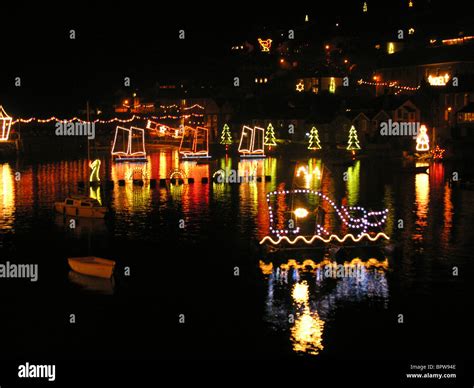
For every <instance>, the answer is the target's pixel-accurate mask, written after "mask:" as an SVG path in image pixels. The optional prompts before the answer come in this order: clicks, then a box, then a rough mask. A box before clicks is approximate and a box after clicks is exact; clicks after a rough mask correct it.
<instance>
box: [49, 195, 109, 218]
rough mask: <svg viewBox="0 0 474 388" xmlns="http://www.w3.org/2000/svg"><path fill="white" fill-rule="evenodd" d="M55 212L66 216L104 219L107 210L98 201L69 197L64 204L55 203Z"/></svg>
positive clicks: (80, 196) (81, 196) (79, 196)
mask: <svg viewBox="0 0 474 388" xmlns="http://www.w3.org/2000/svg"><path fill="white" fill-rule="evenodd" d="M54 210H55V211H56V212H58V213H62V214H64V215H66V216H77V217H88V218H104V216H105V213H106V212H107V208H106V207H105V206H101V205H100V203H99V201H97V200H96V199H93V198H90V197H87V196H83V195H73V196H70V197H67V198H66V199H65V200H64V201H63V202H55V203H54Z"/></svg>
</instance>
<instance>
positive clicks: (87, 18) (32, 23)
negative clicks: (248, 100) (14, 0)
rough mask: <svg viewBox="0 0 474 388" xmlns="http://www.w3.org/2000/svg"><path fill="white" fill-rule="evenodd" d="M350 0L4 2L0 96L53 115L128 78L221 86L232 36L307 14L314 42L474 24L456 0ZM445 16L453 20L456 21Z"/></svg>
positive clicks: (142, 84) (135, 82) (248, 35)
mask: <svg viewBox="0 0 474 388" xmlns="http://www.w3.org/2000/svg"><path fill="white" fill-rule="evenodd" d="M347 3H350V5H349V6H347V5H344V4H345V2H335V1H333V2H327V3H326V4H324V6H322V5H320V4H319V3H316V2H315V3H314V4H312V7H313V8H309V7H308V6H306V5H305V6H299V5H298V3H295V2H290V3H289V5H288V7H285V6H284V3H280V4H278V5H276V3H275V5H273V6H271V5H270V4H269V5H268V6H267V7H266V8H264V7H262V6H260V7H258V8H257V7H256V6H255V5H254V4H252V3H250V4H249V3H247V5H246V3H243V2H238V3H237V2H222V3H218V5H216V6H212V8H211V6H210V5H207V6H202V5H201V3H199V4H194V5H192V6H187V5H184V3H183V4H179V5H175V6H174V7H171V6H170V4H171V3H164V4H165V5H163V3H161V2H157V3H155V5H153V6H150V5H148V4H145V3H133V2H130V3H129V4H128V5H127V6H119V5H113V6H108V7H104V6H102V7H100V8H99V6H98V5H97V4H89V5H87V4H86V3H77V5H68V6H67V7H65V6H60V7H55V8H51V9H49V10H47V9H46V8H45V7H44V6H43V5H35V6H34V7H25V8H21V9H19V8H17V9H13V10H12V9H2V12H3V14H8V15H9V16H10V17H9V18H4V17H3V14H2V23H1V24H0V33H1V37H2V40H1V41H2V52H3V54H2V71H1V74H0V103H1V104H3V105H7V106H8V107H9V110H10V111H12V113H21V112H34V111H36V110H37V109H38V108H39V109H41V110H44V111H45V112H47V113H51V114H54V113H55V112H58V111H66V110H68V109H77V106H78V105H84V101H86V100H87V99H89V100H91V101H92V102H95V103H99V102H103V101H108V100H110V99H113V95H114V93H115V92H116V91H117V89H119V88H121V86H122V85H123V77H125V76H129V77H131V79H132V87H134V88H136V89H143V88H148V87H151V86H153V85H154V84H156V82H168V81H169V82H173V81H179V80H181V79H191V80H193V81H194V82H203V83H211V84H212V83H213V82H215V83H218V84H219V83H222V82H225V80H226V79H227V78H230V79H232V78H231V77H232V76H233V71H234V70H233V59H232V55H231V54H232V53H231V51H230V47H231V46H232V44H236V43H241V42H243V41H246V40H247V41H252V40H253V41H255V40H256V38H257V37H259V36H266V34H267V35H272V34H275V32H276V31H280V30H281V31H286V30H288V29H290V28H292V29H294V30H295V32H296V38H298V37H299V36H300V35H298V34H299V33H300V31H301V30H300V28H301V26H303V25H304V23H303V20H304V16H305V14H308V15H309V17H310V24H309V28H307V29H306V32H305V38H306V39H308V40H309V41H315V42H316V41H324V39H329V38H331V37H332V36H334V34H336V33H337V34H338V35H344V36H349V37H359V38H364V37H366V38H368V39H373V38H374V37H377V36H380V37H382V36H383V37H386V36H390V35H391V34H394V33H395V31H396V30H397V29H398V28H400V26H402V27H403V26H404V25H406V24H407V23H412V21H411V20H412V18H415V19H416V22H415V24H416V25H417V30H418V31H419V32H420V33H426V34H427V35H430V34H436V33H442V32H443V30H446V29H448V30H451V29H452V31H448V32H449V33H454V32H455V31H458V30H459V31H463V30H464V32H467V31H466V30H465V29H464V27H465V26H466V28H469V25H472V20H470V19H469V15H465V14H466V13H465V12H460V11H459V7H456V2H450V3H449V7H448V8H447V7H446V4H445V3H444V2H443V3H442V2H436V3H435V2H430V1H415V5H416V8H415V12H416V13H415V12H411V13H412V15H411V16H409V13H408V8H407V4H405V3H408V1H406V2H405V1H383V2H381V1H377V2H375V1H369V2H368V6H369V13H368V14H367V15H364V14H363V13H362V12H361V8H362V4H363V2H361V1H350V2H347ZM458 3H459V2H458ZM68 4H74V3H68ZM400 4H402V5H403V6H401V5H400ZM414 15H416V16H414ZM364 18H365V19H364ZM449 21H456V26H455V27H454V26H452V24H451V23H450V22H449ZM336 23H339V27H338V28H336V27H335V24H336ZM440 24H443V27H440ZM70 29H75V31H76V39H75V40H70V39H69V30H70ZM179 29H184V30H185V31H186V39H185V40H184V41H182V40H179V39H178V30H179ZM16 76H21V78H22V87H21V88H17V87H15V86H14V78H15V77H16Z"/></svg>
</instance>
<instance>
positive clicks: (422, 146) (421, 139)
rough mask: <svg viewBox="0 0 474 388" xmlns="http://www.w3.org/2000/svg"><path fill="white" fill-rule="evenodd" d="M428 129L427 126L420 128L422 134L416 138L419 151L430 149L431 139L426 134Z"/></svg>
mask: <svg viewBox="0 0 474 388" xmlns="http://www.w3.org/2000/svg"><path fill="white" fill-rule="evenodd" d="M426 132H427V129H426V126H425V125H422V126H421V127H420V132H419V133H418V135H417V136H416V150H417V151H428V150H429V149H430V139H429V137H428V134H427V133H426Z"/></svg>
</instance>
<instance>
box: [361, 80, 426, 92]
mask: <svg viewBox="0 0 474 388" xmlns="http://www.w3.org/2000/svg"><path fill="white" fill-rule="evenodd" d="M357 83H358V84H359V85H368V86H386V87H389V88H394V89H398V90H407V91H416V90H418V89H420V85H418V86H405V85H398V83H397V82H396V81H391V82H380V81H364V80H363V79H360V80H358V81H357Z"/></svg>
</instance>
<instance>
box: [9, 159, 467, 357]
mask: <svg viewBox="0 0 474 388" xmlns="http://www.w3.org/2000/svg"><path fill="white" fill-rule="evenodd" d="M301 166H305V167H306V169H307V171H309V173H308V174H304V173H303V174H302V175H300V177H296V175H295V171H297V170H298V168H299V167H301ZM140 167H142V168H143V170H144V172H145V174H146V177H147V178H155V179H158V178H160V177H161V178H165V177H167V176H168V175H169V174H170V172H171V171H173V169H175V168H178V169H182V170H183V171H184V172H185V173H186V174H187V175H188V176H190V177H194V178H195V181H196V182H195V183H194V184H190V185H184V186H183V185H182V186H172V187H168V188H162V187H159V185H157V187H156V188H154V189H153V188H149V187H148V186H147V185H145V186H143V187H140V186H134V185H133V184H132V182H130V181H127V183H126V185H125V186H124V187H119V186H118V184H115V186H114V187H113V188H107V187H106V186H105V185H103V186H102V188H101V193H100V195H101V198H102V201H103V203H104V205H106V206H109V207H110V209H111V211H112V212H111V215H110V217H108V218H107V219H106V220H87V219H79V220H78V221H77V225H76V228H75V229H71V228H69V222H70V220H69V219H64V218H63V216H61V215H56V214H55V213H54V212H53V210H52V207H53V203H54V202H55V201H62V200H63V199H64V198H65V196H67V195H68V194H72V193H77V192H78V187H77V182H78V181H86V182H87V180H88V175H89V167H88V165H87V162H86V161H85V160H58V161H53V162H41V163H39V162H35V163H26V162H22V161H18V162H16V163H5V164H1V165H0V243H1V248H0V252H1V262H6V261H10V262H23V263H37V264H39V280H38V282H36V283H34V282H30V281H29V280H26V279H0V291H1V299H2V313H1V319H0V331H1V333H2V345H1V347H0V349H1V350H0V355H1V357H2V358H4V359H7V358H9V359H11V358H14V357H35V356H36V357H50V358H54V359H73V358H90V357H92V358H97V359H106V358H107V359H108V358H112V359H115V358H117V359H119V358H125V359H155V358H189V357H203V358H206V357H221V358H229V357H245V358H261V357H270V358H281V357H294V356H308V357H310V356H311V357H315V358H318V359H331V358H341V359H378V360H383V359H391V358H404V359H409V360H416V359H417V358H423V357H430V358H433V357H434V358H436V357H438V359H439V360H440V361H441V360H446V361H448V360H450V359H456V358H459V357H461V356H462V355H461V353H462V352H463V347H464V345H463V344H464V343H465V338H464V335H465V334H466V333H467V330H466V329H467V325H466V324H465V322H466V320H465V318H466V314H467V313H466V312H465V311H466V310H467V301H468V296H467V295H466V294H465V288H466V287H465V284H464V283H465V281H464V279H465V277H466V273H467V271H468V270H470V269H472V252H473V248H474V228H473V227H472V225H473V221H474V219H473V214H474V192H472V191H462V190H459V189H457V188H451V187H449V185H448V184H447V183H446V179H445V178H446V176H447V174H448V173H451V171H452V169H453V167H452V166H448V165H446V166H445V165H443V164H434V165H432V166H431V167H430V174H429V175H428V174H418V175H414V174H406V173H403V172H401V171H400V166H399V165H397V164H389V163H388V162H384V161H381V160H374V159H364V160H361V161H357V162H356V163H355V164H354V165H353V166H351V167H349V168H348V167H347V166H346V167H344V166H341V165H336V164H334V163H331V162H330V161H326V160H323V161H321V160H317V159H311V160H308V159H301V160H298V161H288V160H285V159H283V158H278V159H277V158H268V159H266V160H261V161H239V159H238V158H228V159H226V158H221V159H218V160H217V161H215V162H213V163H211V164H202V165H201V164H199V165H198V164H195V163H189V162H185V163H183V162H180V161H179V160H178V156H177V153H176V152H173V151H170V150H167V151H162V152H156V153H153V154H151V155H150V156H149V162H148V163H147V164H145V165H132V164H123V165H120V164H113V163H111V161H110V160H108V159H106V158H104V159H103V160H102V167H101V177H102V179H103V181H105V180H114V181H116V182H117V180H118V179H127V178H129V177H130V176H131V174H132V173H133V169H134V168H140ZM219 168H224V169H225V168H234V169H238V170H239V171H240V172H242V171H257V174H264V175H270V176H271V177H272V179H271V182H265V180H263V181H262V182H251V183H241V184H226V185H222V184H216V183H212V182H211V183H209V184H203V183H201V177H204V176H212V174H213V172H215V171H216V170H217V169H219ZM316 171H318V172H317V173H313V172H316ZM16 172H20V173H21V176H20V177H18V176H15V173H16ZM344 172H347V174H346V175H345V177H346V180H344V178H343V177H344ZM16 178H19V179H18V180H16ZM283 187H285V188H287V189H289V188H292V187H305V188H312V189H315V190H321V191H322V192H323V193H325V194H326V195H328V196H329V197H330V198H332V199H333V200H334V201H335V202H336V204H338V205H340V204H344V205H346V206H354V205H360V206H364V207H367V208H372V209H374V210H382V209H385V208H387V209H389V217H388V219H387V223H386V226H385V228H384V230H385V232H386V233H387V234H388V235H389V236H390V237H391V239H392V241H393V243H394V246H395V248H394V250H393V251H391V252H390V253H387V254H384V255H383V256H381V255H377V256H373V257H372V256H371V254H372V253H371V252H364V251H363V250H356V251H353V252H352V253H347V254H346V253H345V255H346V256H344V260H345V261H347V262H351V261H352V262H353V264H354V263H357V262H359V261H357V260H360V262H361V263H364V268H365V271H366V272H365V274H366V276H365V277H364V280H363V281H356V280H354V279H351V278H344V279H322V278H321V276H320V275H321V270H320V268H319V267H318V265H320V263H321V261H322V260H323V259H324V256H323V253H318V252H313V253H303V254H302V253H297V252H295V253H289V254H286V255H269V254H266V253H263V251H261V250H259V248H258V241H259V240H260V239H261V238H263V237H264V236H265V235H267V233H268V228H269V217H268V211H267V204H266V193H267V192H269V191H271V190H275V189H277V188H278V189H282V188H283ZM88 190H89V189H86V191H87V193H88ZM399 220H402V221H403V228H398V226H399ZM182 221H184V228H180V227H179V226H180V223H181V222H182ZM328 222H329V224H330V225H332V224H333V220H332V219H330V220H329V221H328ZM85 255H95V256H99V257H105V258H110V259H113V260H116V262H117V273H116V275H115V278H114V280H113V281H106V280H100V279H99V280H93V279H90V278H87V277H82V276H81V275H77V274H75V273H70V270H69V268H68V265H67V260H66V258H67V257H73V256H85ZM351 256H353V257H351ZM354 259H356V260H355V261H353V260H354ZM305 260H306V261H305ZM454 266H457V267H458V268H459V275H458V276H457V277H456V276H453V275H452V272H453V267H454ZM125 267H129V268H130V276H125V274H124V268H125ZM236 267H238V269H237V270H238V272H239V276H234V272H235V271H236ZM70 314H75V316H76V323H75V324H70V323H69V316H70ZM180 314H184V319H185V323H184V324H180V323H179V316H180ZM399 314H403V320H404V323H403V324H400V323H398V319H399Z"/></svg>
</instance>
